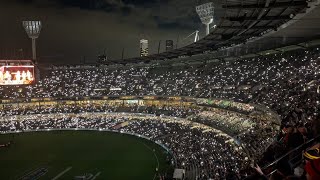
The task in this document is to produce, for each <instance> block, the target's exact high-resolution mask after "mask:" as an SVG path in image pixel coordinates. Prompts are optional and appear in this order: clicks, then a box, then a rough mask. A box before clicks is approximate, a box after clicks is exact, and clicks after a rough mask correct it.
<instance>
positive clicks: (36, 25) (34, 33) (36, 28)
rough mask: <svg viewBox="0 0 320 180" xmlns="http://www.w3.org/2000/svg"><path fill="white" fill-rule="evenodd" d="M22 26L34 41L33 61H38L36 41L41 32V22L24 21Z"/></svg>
mask: <svg viewBox="0 0 320 180" xmlns="http://www.w3.org/2000/svg"><path fill="white" fill-rule="evenodd" d="M22 26H23V27H24V29H25V30H26V32H27V34H28V36H29V38H30V39H31V40H32V60H34V61H36V59H37V51H36V39H37V38H38V37H39V35H40V31H41V27H42V25H41V21H22Z"/></svg>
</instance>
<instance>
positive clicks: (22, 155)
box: [0, 131, 170, 180]
mask: <svg viewBox="0 0 320 180" xmlns="http://www.w3.org/2000/svg"><path fill="white" fill-rule="evenodd" d="M10 140H13V144H12V145H11V146H10V147H6V148H0V179H3V180H9V179H19V178H21V177H23V176H24V175H25V174H27V173H28V172H32V171H34V170H35V169H39V168H41V167H45V168H47V170H48V172H47V173H46V174H45V175H44V176H41V178H40V179H52V178H54V177H56V176H57V175H58V174H59V173H61V172H63V171H64V170H66V169H67V168H68V167H72V168H71V169H70V170H69V171H67V172H66V173H65V174H63V175H62V176H61V177H60V178H58V179H73V178H74V176H79V175H84V174H86V173H91V174H93V175H96V174H97V173H99V172H100V175H99V176H97V177H96V179H108V180H122V179H137V180H144V179H146V180H151V179H153V178H154V176H155V174H156V171H155V169H156V167H157V166H158V163H159V172H165V171H168V170H169V169H170V165H169V164H168V163H167V162H166V157H167V152H166V151H165V150H164V149H162V148H161V147H160V146H158V145H156V144H154V143H152V142H150V141H147V140H144V139H141V138H138V137H134V136H130V135H124V134H118V133H111V132H98V131H50V132H32V133H20V134H15V135H12V134H6V135H0V144H3V143H6V142H8V141H10ZM153 149H154V150H153Z"/></svg>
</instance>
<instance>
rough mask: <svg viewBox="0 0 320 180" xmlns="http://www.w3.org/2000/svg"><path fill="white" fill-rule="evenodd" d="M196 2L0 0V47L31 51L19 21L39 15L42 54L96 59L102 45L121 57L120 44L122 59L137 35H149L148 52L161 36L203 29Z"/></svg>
mask: <svg viewBox="0 0 320 180" xmlns="http://www.w3.org/2000/svg"><path fill="white" fill-rule="evenodd" d="M195 5H196V2H195V0H183V1H181V0H165V1H163V0H131V1H130V0H1V1H0V26H1V27H2V28H0V39H1V40H2V43H1V45H0V49H4V48H23V49H27V50H28V49H30V40H29V39H28V38H27V35H26V34H25V32H24V30H23V28H22V26H21V20H25V19H40V20H42V21H43V29H42V32H41V35H40V37H39V39H38V50H39V51H38V53H39V56H42V57H50V56H52V57H62V58H60V59H58V60H61V59H62V60H68V61H78V60H79V59H80V57H83V56H86V57H87V59H95V57H96V56H97V55H98V53H99V52H103V49H105V48H106V49H107V51H108V55H109V56H110V57H111V58H112V59H118V58H120V57H121V52H122V48H124V49H125V57H135V56H138V54H139V39H140V38H147V39H149V43H150V45H149V46H150V47H149V49H150V53H156V52H157V49H158V44H159V41H160V40H161V41H162V42H164V41H165V40H166V39H172V40H175V41H176V39H177V37H178V36H179V37H180V38H181V37H186V36H187V35H188V34H190V33H192V32H193V31H194V30H196V29H198V30H201V31H204V30H203V26H202V24H201V22H200V20H199V18H198V17H197V14H196V13H195ZM163 50H164V43H162V45H161V51H163ZM29 51H30V50H29ZM0 56H1V54H0ZM0 59H1V57H0Z"/></svg>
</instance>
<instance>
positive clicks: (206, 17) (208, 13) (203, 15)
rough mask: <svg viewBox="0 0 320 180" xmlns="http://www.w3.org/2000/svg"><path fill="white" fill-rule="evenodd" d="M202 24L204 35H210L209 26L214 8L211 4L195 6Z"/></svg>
mask: <svg viewBox="0 0 320 180" xmlns="http://www.w3.org/2000/svg"><path fill="white" fill-rule="evenodd" d="M196 11H197V14H198V15H199V17H200V19H201V22H202V24H205V25H206V35H208V34H209V33H210V24H211V23H213V14H214V6H213V3H212V2H209V3H205V4H201V5H199V6H196Z"/></svg>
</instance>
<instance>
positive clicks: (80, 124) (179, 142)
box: [0, 113, 250, 179]
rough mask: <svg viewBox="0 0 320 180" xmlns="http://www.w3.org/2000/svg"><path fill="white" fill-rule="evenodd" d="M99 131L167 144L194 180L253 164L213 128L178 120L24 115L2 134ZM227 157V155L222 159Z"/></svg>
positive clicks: (2, 127) (2, 126) (1, 125)
mask: <svg viewBox="0 0 320 180" xmlns="http://www.w3.org/2000/svg"><path fill="white" fill-rule="evenodd" d="M71 128H72V129H96V130H112V131H118V132H121V133H131V134H138V135H143V136H145V137H148V138H150V139H151V140H153V141H156V142H158V143H161V144H163V145H164V146H166V147H167V148H168V149H169V150H170V151H171V152H172V153H173V157H174V159H173V160H172V161H173V162H174V163H175V165H176V167H177V168H183V169H186V170H187V172H188V176H187V177H188V178H190V179H195V178H198V179H209V178H211V179H220V178H223V179H225V178H226V176H227V175H228V174H230V173H232V174H238V173H239V172H240V169H241V168H242V167H244V166H246V165H248V163H249V160H250V159H249V158H248V157H247V154H246V153H245V152H244V151H243V149H242V148H241V146H238V145H237V144H235V143H233V142H232V141H230V139H231V137H230V136H228V135H226V134H224V133H223V132H221V131H218V130H216V129H214V128H211V127H209V126H205V125H202V124H197V123H194V122H191V121H188V120H185V119H177V118H176V117H165V118H163V117H159V116H150V115H145V116H142V115H138V114H130V113H126V114H123V113H80V114H60V113H58V114H41V115H39V114H35V115H23V116H21V117H20V120H19V121H13V120H6V121H0V132H17V131H20V132H21V131H31V130H48V129H71ZM222 153H223V155H222Z"/></svg>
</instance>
